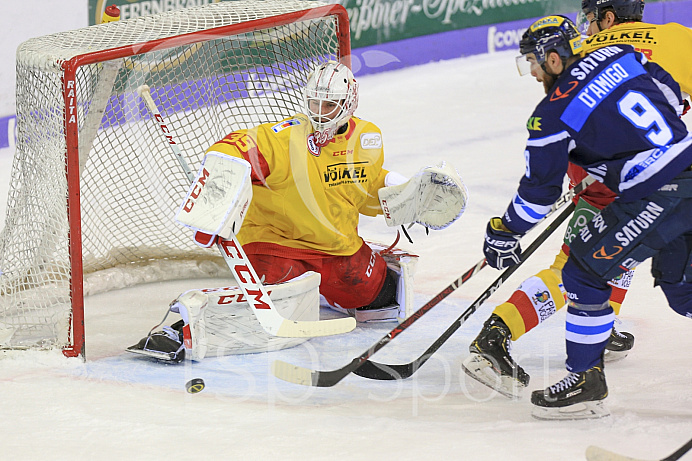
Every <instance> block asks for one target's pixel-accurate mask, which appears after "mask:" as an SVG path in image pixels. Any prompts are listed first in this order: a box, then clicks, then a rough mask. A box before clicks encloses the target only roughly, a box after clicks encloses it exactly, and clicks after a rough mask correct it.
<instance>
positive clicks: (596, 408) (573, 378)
mask: <svg viewBox="0 0 692 461" xmlns="http://www.w3.org/2000/svg"><path fill="white" fill-rule="evenodd" d="M606 397H608V386H607V384H606V379H605V373H604V372H603V366H602V365H598V366H595V367H593V368H589V369H588V370H586V371H582V372H580V373H570V374H568V375H567V376H566V377H565V378H563V379H562V381H559V382H557V383H555V384H554V385H552V386H550V387H547V388H546V389H543V390H538V391H533V392H532V393H531V403H532V404H534V405H535V407H534V410H533V412H532V413H531V414H532V416H533V417H534V418H537V419H547V420H569V419H595V418H602V417H604V416H608V415H609V414H610V412H609V411H608V410H607V409H606V408H605V406H604V405H603V400H604V399H605V398H606Z"/></svg>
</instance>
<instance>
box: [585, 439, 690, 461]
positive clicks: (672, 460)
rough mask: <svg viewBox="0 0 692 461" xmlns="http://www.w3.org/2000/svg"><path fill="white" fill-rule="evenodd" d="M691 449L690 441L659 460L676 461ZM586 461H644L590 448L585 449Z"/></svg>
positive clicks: (601, 449)
mask: <svg viewBox="0 0 692 461" xmlns="http://www.w3.org/2000/svg"><path fill="white" fill-rule="evenodd" d="M691 449H692V439H690V440H688V441H687V443H686V444H684V445H683V446H681V447H680V448H679V449H678V450H677V451H676V452H675V453H673V454H671V455H670V456H668V457H666V458H663V459H661V460H660V461H677V460H678V459H680V458H682V456H683V455H684V454H685V453H687V452H688V451H690V450H691ZM586 459H587V461H644V460H640V459H639V458H630V457H629V456H624V455H618V454H617V453H613V452H612V451H608V450H604V449H603V448H599V447H594V446H590V447H589V448H587V449H586Z"/></svg>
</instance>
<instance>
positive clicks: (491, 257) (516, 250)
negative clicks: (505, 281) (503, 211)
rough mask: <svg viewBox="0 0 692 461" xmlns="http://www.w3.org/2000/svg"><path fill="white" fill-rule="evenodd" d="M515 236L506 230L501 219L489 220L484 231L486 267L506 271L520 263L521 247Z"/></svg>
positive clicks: (517, 237) (517, 236)
mask: <svg viewBox="0 0 692 461" xmlns="http://www.w3.org/2000/svg"><path fill="white" fill-rule="evenodd" d="M521 236H522V234H517V233H515V232H512V231H511V230H509V229H507V227H506V226H505V225H504V224H503V223H502V218H491V219H490V222H489V223H488V226H487V227H486V229H485V243H483V253H484V254H485V260H486V261H487V262H488V265H489V266H490V267H492V268H495V269H500V270H502V269H506V268H508V267H512V266H515V265H517V264H519V263H520V262H521V246H520V245H519V239H520V238H521Z"/></svg>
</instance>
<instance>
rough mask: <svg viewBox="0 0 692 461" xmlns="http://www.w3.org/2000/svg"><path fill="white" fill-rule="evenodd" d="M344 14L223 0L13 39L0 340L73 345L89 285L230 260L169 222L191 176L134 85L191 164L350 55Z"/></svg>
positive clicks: (276, 1)
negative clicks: (144, 89) (12, 135)
mask: <svg viewBox="0 0 692 461" xmlns="http://www.w3.org/2000/svg"><path fill="white" fill-rule="evenodd" d="M342 11H343V8H341V7H339V6H338V5H325V4H323V3H320V2H314V1H297V0H287V1H282V0H264V1H233V2H221V3H214V4H210V5H206V6H202V7H197V8H189V9H186V10H179V11H173V12H169V13H164V14H160V15H155V16H148V17H140V18H134V19H130V20H127V21H122V22H113V23H108V24H102V25H97V26H92V27H88V28H85V29H80V30H76V31H70V32H65V33H60V34H55V35H50V36H46V37H40V38H36V39H32V40H29V41H27V42H25V43H23V44H22V45H21V46H20V47H19V49H18V51H17V145H16V155H15V159H14V164H13V168H12V175H11V185H10V191H9V196H8V201H7V215H6V224H5V228H4V230H3V231H2V234H1V235H0V271H1V273H0V348H26V347H44V348H53V347H60V348H63V349H64V350H65V353H66V354H67V355H76V354H79V353H81V352H82V350H83V343H84V338H83V294H84V295H88V294H93V293H96V292H100V291H106V290H109V289H113V288H119V287H123V286H128V285H132V284H136V283H143V282H150V281H154V280H161V279H170V278H187V277H195V276H215V275H219V274H221V273H224V272H225V271H227V269H226V268H225V266H224V265H223V262H222V260H221V259H220V258H218V257H217V256H216V254H215V252H214V251H213V250H204V249H201V248H199V247H197V246H196V245H194V243H193V242H192V239H191V235H190V233H189V232H188V231H186V229H184V228H182V227H181V226H179V225H177V224H175V222H174V220H173V216H174V214H175V212H176V210H177V207H178V206H179V204H180V201H181V200H182V198H183V196H184V195H185V192H186V191H187V188H188V185H189V183H188V179H187V177H186V176H185V174H184V173H183V171H182V170H181V168H180V166H179V164H178V162H177V161H176V159H175V158H174V156H173V155H172V154H171V152H170V150H169V148H168V146H167V145H166V143H165V140H164V137H163V133H162V132H161V131H160V130H161V129H160V127H159V124H158V123H157V122H156V121H155V120H153V119H152V116H151V113H150V112H149V111H148V110H147V107H146V105H145V103H144V101H143V100H142V99H141V98H140V97H139V95H138V94H137V88H138V87H139V86H140V85H143V84H146V85H148V86H149V87H150V88H151V94H152V97H153V99H154V101H155V102H156V104H157V106H158V108H159V110H160V111H161V113H162V114H163V115H164V117H165V119H166V123H167V125H168V128H169V129H170V130H171V131H172V132H173V133H174V135H175V140H176V141H177V143H178V144H179V145H180V147H181V148H182V150H183V153H184V155H185V157H186V160H187V162H188V164H189V165H190V166H191V167H192V168H193V169H196V168H197V167H198V166H199V164H200V162H201V159H202V156H203V154H204V151H205V150H206V149H207V148H208V147H209V146H210V145H211V144H213V143H214V142H215V141H218V140H220V139H221V138H223V137H224V136H225V135H226V134H228V133H229V132H231V131H233V130H234V129H237V128H243V127H249V126H253V125H256V124H258V123H265V122H272V121H277V120H280V119H282V118H285V117H287V116H290V115H292V114H294V113H296V112H299V111H300V101H301V96H300V88H301V87H302V85H303V84H304V82H305V81H306V79H307V75H308V74H309V72H310V70H311V69H312V68H313V67H314V66H315V64H316V63H318V62H323V61H325V60H329V59H343V58H344V54H345V53H348V46H349V45H348V24H347V20H346V19H345V16H344V15H342ZM343 13H344V14H345V11H344V12H343ZM228 274H230V272H228Z"/></svg>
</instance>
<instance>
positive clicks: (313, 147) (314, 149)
mask: <svg viewBox="0 0 692 461" xmlns="http://www.w3.org/2000/svg"><path fill="white" fill-rule="evenodd" d="M308 152H310V153H311V154H312V155H314V156H315V157H319V156H320V153H322V149H321V148H320V146H318V145H317V143H316V142H315V135H314V134H312V133H310V134H309V135H308Z"/></svg>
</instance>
